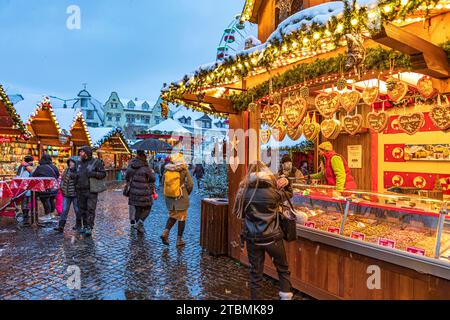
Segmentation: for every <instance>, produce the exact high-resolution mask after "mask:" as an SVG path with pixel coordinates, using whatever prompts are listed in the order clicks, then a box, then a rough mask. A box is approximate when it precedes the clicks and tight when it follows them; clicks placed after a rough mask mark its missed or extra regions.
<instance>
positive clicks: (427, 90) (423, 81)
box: [417, 76, 436, 99]
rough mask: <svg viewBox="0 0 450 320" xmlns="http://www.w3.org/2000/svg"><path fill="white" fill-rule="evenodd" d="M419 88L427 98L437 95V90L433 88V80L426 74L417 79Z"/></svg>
mask: <svg viewBox="0 0 450 320" xmlns="http://www.w3.org/2000/svg"><path fill="white" fill-rule="evenodd" d="M417 90H418V91H419V93H420V94H421V95H422V97H424V98H425V99H430V98H432V97H433V96H435V95H436V90H435V89H434V88H433V82H432V81H431V79H430V78H429V77H427V76H424V77H422V78H420V79H419V81H417Z"/></svg>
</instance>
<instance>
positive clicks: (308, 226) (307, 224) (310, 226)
mask: <svg viewBox="0 0 450 320" xmlns="http://www.w3.org/2000/svg"><path fill="white" fill-rule="evenodd" d="M305 227H307V228H313V229H315V228H316V224H315V223H314V222H310V221H308V222H306V223H305Z"/></svg>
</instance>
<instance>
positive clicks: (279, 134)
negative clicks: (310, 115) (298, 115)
mask: <svg viewBox="0 0 450 320" xmlns="http://www.w3.org/2000/svg"><path fill="white" fill-rule="evenodd" d="M272 136H273V139H274V140H275V141H278V142H281V141H283V140H284V138H285V137H286V127H285V126H284V124H283V122H281V121H279V122H277V123H276V124H275V125H274V126H273V127H272Z"/></svg>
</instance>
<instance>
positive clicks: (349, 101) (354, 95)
mask: <svg viewBox="0 0 450 320" xmlns="http://www.w3.org/2000/svg"><path fill="white" fill-rule="evenodd" d="M359 99H361V95H360V94H359V92H358V91H348V92H344V93H341V100H340V103H341V107H342V108H344V110H345V111H347V112H352V111H353V110H354V109H355V108H356V106H357V105H358V102H359Z"/></svg>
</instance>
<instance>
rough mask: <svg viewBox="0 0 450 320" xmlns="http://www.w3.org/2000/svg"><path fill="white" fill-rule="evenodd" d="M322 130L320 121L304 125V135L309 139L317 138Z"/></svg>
mask: <svg viewBox="0 0 450 320" xmlns="http://www.w3.org/2000/svg"><path fill="white" fill-rule="evenodd" d="M319 132H320V125H319V124H318V123H315V122H313V123H305V125H304V126H303V135H304V136H305V138H306V139H307V140H309V141H313V140H315V139H316V138H317V136H318V135H319Z"/></svg>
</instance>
